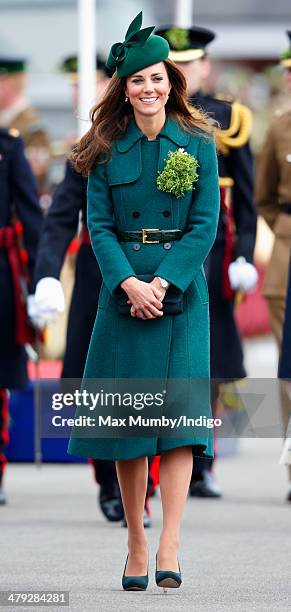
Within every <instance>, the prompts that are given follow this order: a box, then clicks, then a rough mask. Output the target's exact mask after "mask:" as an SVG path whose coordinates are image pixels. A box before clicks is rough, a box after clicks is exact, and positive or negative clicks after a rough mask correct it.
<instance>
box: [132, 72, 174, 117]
mask: <svg viewBox="0 0 291 612" xmlns="http://www.w3.org/2000/svg"><path fill="white" fill-rule="evenodd" d="M170 89H171V85H170V81H169V78H168V74H167V70H166V67H165V64H164V63H163V62H159V64H153V65H152V66H148V68H144V69H143V70H139V71H138V72H135V73H134V74H131V75H130V76H129V77H127V79H126V88H125V95H126V96H127V97H128V98H129V103H130V104H131V105H132V107H133V109H134V112H135V113H137V114H139V115H143V116H148V117H152V116H153V115H157V114H158V113H160V112H162V111H163V110H164V107H165V104H166V102H167V100H168V97H169V93H170Z"/></svg>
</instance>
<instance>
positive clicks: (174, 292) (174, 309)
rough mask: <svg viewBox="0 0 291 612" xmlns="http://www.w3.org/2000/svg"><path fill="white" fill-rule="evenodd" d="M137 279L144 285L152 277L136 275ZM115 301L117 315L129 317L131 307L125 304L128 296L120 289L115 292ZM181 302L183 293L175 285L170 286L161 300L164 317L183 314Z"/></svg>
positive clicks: (150, 275)
mask: <svg viewBox="0 0 291 612" xmlns="http://www.w3.org/2000/svg"><path fill="white" fill-rule="evenodd" d="M137 278H138V280H141V281H144V282H145V283H150V282H151V281H152V280H153V278H154V276H153V275H152V274H137ZM116 300H117V307H118V312H119V314H121V315H130V309H131V305H130V304H127V300H128V295H127V293H126V292H125V291H124V290H123V289H121V287H119V288H118V289H117V290H116ZM183 302H184V294H183V291H181V289H178V287H176V286H175V285H170V287H169V289H167V291H166V294H165V297H164V299H163V313H164V315H177V314H181V313H182V312H183Z"/></svg>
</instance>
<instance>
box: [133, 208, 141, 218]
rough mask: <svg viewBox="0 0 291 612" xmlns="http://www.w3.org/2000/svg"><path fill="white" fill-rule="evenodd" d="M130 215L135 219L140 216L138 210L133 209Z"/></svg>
mask: <svg viewBox="0 0 291 612" xmlns="http://www.w3.org/2000/svg"><path fill="white" fill-rule="evenodd" d="M132 216H133V218H134V219H137V218H138V217H140V212H138V210H134V211H133V213H132Z"/></svg>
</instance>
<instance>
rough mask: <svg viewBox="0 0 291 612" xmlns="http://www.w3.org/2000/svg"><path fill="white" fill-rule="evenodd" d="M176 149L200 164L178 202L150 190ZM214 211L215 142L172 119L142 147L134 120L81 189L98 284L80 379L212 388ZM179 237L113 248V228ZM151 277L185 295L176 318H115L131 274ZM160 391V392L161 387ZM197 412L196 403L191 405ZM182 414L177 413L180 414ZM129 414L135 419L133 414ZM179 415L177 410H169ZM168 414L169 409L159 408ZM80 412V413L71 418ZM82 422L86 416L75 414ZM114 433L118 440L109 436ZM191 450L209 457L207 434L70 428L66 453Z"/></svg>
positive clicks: (129, 455)
mask: <svg viewBox="0 0 291 612" xmlns="http://www.w3.org/2000/svg"><path fill="white" fill-rule="evenodd" d="M180 147H183V148H184V149H185V151H187V152H188V153H189V154H191V155H194V156H195V157H196V158H197V159H198V162H199V168H198V174H199V179H198V181H197V182H196V183H195V184H194V189H193V190H192V189H191V190H189V191H187V192H186V193H185V194H184V196H183V197H181V198H176V197H175V196H172V195H170V194H169V193H166V192H164V191H160V190H158V188H157V185H156V179H157V172H158V170H163V168H164V166H165V160H166V157H167V154H168V152H169V151H177V149H178V148H180ZM218 213H219V184H218V171H217V155H216V148H215V144H214V141H213V139H212V137H207V138H205V135H203V134H202V132H199V131H198V132H196V133H195V134H194V133H193V134H191V133H188V132H186V131H185V130H183V129H182V128H181V127H180V126H179V124H178V123H177V122H176V121H175V120H174V119H172V118H170V117H167V119H166V122H165V125H164V127H163V129H162V130H161V132H160V134H159V136H158V137H157V139H156V140H155V141H148V139H147V138H146V136H145V135H144V134H143V133H142V132H141V131H140V130H139V128H138V127H137V125H136V123H135V120H134V119H132V120H131V121H130V123H129V125H128V127H127V130H126V133H125V134H124V136H123V137H122V138H121V139H118V140H117V141H116V142H115V144H114V146H113V147H112V156H111V159H110V161H108V162H106V163H103V164H99V165H97V167H96V168H95V169H94V170H93V172H92V174H91V175H90V177H89V181H88V228H89V232H90V237H91V242H92V246H93V250H94V253H95V255H96V258H97V260H98V263H99V266H100V268H101V272H102V276H103V284H102V287H101V291H100V297H99V304H98V310H97V316H96V321H95V325H94V329H93V332H92V337H91V342H90V346H89V351H88V356H87V361H86V366H85V371H84V380H86V379H92V378H95V379H102V378H104V379H107V378H110V379H128V381H129V383H130V380H131V379H132V380H133V379H145V378H146V379H160V380H161V381H163V384H166V383H165V381H170V380H172V379H180V380H184V379H203V380H207V381H208V382H209V376H210V373H209V369H210V368H209V364H210V355H209V306H208V302H209V297H208V288H207V282H206V279H205V275H204V270H203V262H204V260H205V258H206V256H207V254H208V252H209V251H210V249H211V246H212V244H213V242H214V239H215V235H216V230H217V222H218ZM142 228H159V229H164V230H166V229H184V228H187V233H186V234H185V235H184V236H183V237H182V239H181V240H179V241H173V242H170V243H166V244H163V243H159V244H142V243H134V242H127V243H122V242H119V240H118V237H117V234H116V229H118V230H123V231H129V230H140V229H142ZM138 274H153V275H155V276H160V277H163V278H165V279H166V280H168V281H169V282H170V283H173V284H174V285H176V286H177V287H179V288H180V289H181V290H182V291H183V292H184V310H183V313H182V314H179V315H172V316H164V317H162V318H156V319H153V320H147V321H144V320H141V319H138V318H132V317H130V316H124V315H119V313H118V309H117V305H116V299H115V290H116V289H117V288H118V286H119V284H120V283H121V282H122V281H123V280H124V279H126V278H127V277H129V276H136V275H138ZM162 388H163V386H162ZM203 397H204V399H203V402H204V405H203V406H201V397H200V400H198V395H197V408H196V415H197V416H199V415H200V414H201V413H203V414H204V415H207V416H211V407H210V401H209V394H208V393H207V394H204V396H203ZM191 401H192V404H193V408H194V411H195V397H192V399H191ZM184 408H185V407H184V406H183V405H178V412H179V413H180V414H184ZM133 412H134V411H133ZM176 412H177V406H176ZM163 413H164V414H165V415H167V402H166V403H165V406H164V408H163ZM76 414H77V415H78V414H81V412H80V410H79V411H77V413H76ZM82 414H84V411H83V412H82ZM114 435H115V434H114ZM185 445H191V446H192V451H193V454H194V455H198V456H199V455H200V456H201V455H203V456H212V455H213V435H212V430H211V429H209V430H208V432H206V433H205V430H204V432H203V434H201V431H200V432H199V428H196V427H193V428H192V429H191V433H190V434H189V429H187V435H185V436H183V433H181V431H180V432H179V436H176V437H174V436H173V432H172V436H168V437H167V436H164V435H161V436H159V435H158V433H157V434H156V435H153V436H147V437H146V436H145V437H143V436H140V437H137V436H136V435H135V436H130V437H124V436H122V433H121V434H120V433H117V434H116V437H114V436H112V437H107V438H104V437H98V433H96V437H92V436H91V437H90V438H87V439H86V438H84V437H83V436H82V437H80V436H79V437H78V429H77V428H76V427H74V428H73V430H72V433H71V439H70V442H69V448H68V452H69V453H70V454H73V455H81V456H87V457H95V458H100V459H108V460H117V459H133V458H136V457H141V456H151V455H159V454H160V453H161V451H164V450H169V449H171V448H174V447H178V446H185Z"/></svg>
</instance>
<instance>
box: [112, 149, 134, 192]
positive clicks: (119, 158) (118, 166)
mask: <svg viewBox="0 0 291 612" xmlns="http://www.w3.org/2000/svg"><path fill="white" fill-rule="evenodd" d="M140 174H141V155H140V154H138V151H137V147H136V146H135V147H132V149H130V150H129V151H127V152H125V153H119V152H118V151H117V150H116V149H115V150H113V151H112V157H111V160H110V162H108V164H107V178H108V184H109V185H110V187H113V186H114V185H124V184H126V183H133V182H134V181H137V179H138V178H139V176H140Z"/></svg>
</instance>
